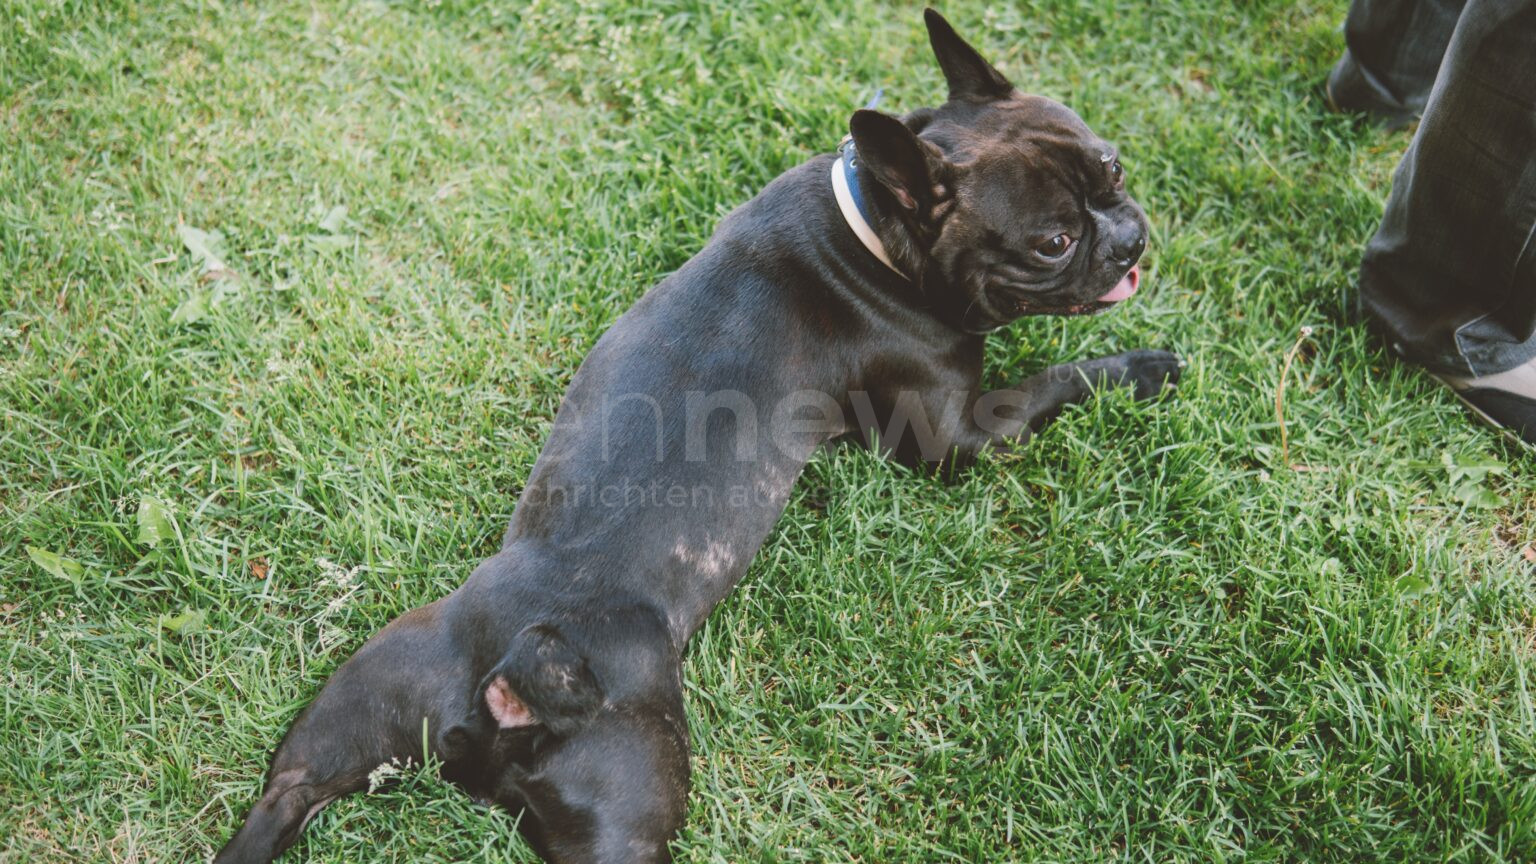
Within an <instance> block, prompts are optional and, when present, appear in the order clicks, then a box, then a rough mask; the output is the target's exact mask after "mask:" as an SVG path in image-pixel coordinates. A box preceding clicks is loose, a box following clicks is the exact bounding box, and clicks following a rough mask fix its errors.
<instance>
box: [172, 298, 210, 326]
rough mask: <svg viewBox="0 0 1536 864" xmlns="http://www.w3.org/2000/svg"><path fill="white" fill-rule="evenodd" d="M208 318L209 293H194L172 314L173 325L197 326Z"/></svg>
mask: <svg viewBox="0 0 1536 864" xmlns="http://www.w3.org/2000/svg"><path fill="white" fill-rule="evenodd" d="M207 317H208V292H207V291H194V292H192V296H191V297H188V298H187V299H185V300H183V301H181V305H179V306H177V307H176V311H175V312H172V313H171V323H172V324H196V323H197V322H199V321H201V320H203V319H204V318H207Z"/></svg>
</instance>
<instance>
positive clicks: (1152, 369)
mask: <svg viewBox="0 0 1536 864" xmlns="http://www.w3.org/2000/svg"><path fill="white" fill-rule="evenodd" d="M1115 359H1117V360H1120V361H1121V362H1122V363H1123V364H1124V370H1125V371H1124V373H1123V377H1122V378H1121V379H1120V381H1121V383H1122V384H1125V385H1130V386H1133V387H1135V388H1136V398H1137V399H1151V398H1152V397H1154V396H1157V395H1158V394H1160V393H1162V392H1163V391H1164V390H1165V389H1167V388H1170V387H1172V386H1173V385H1175V384H1177V383H1179V375H1180V374H1182V373H1183V371H1184V361H1183V360H1180V359H1179V356H1178V355H1177V354H1174V353H1172V352H1170V351H1153V350H1150V349H1142V350H1139V351H1127V352H1125V353H1124V354H1121V355H1119V356H1118V357H1116V358H1115Z"/></svg>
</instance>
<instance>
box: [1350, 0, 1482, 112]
mask: <svg viewBox="0 0 1536 864" xmlns="http://www.w3.org/2000/svg"><path fill="white" fill-rule="evenodd" d="M1465 5H1466V0H1355V2H1353V3H1351V4H1350V6H1349V16H1348V17H1347V18H1345V19H1344V46H1345V47H1344V56H1343V57H1341V58H1339V62H1338V64H1337V65H1335V66H1334V67H1333V72H1332V74H1330V75H1329V76H1328V98H1329V100H1330V101H1332V102H1333V104H1334V107H1336V108H1341V109H1345V110H1352V111H1366V112H1369V113H1372V114H1376V115H1378V116H1380V117H1382V118H1384V119H1386V120H1387V121H1389V122H1391V123H1394V124H1399V123H1407V122H1409V121H1411V120H1412V119H1413V118H1414V117H1417V116H1418V115H1419V114H1421V113H1423V111H1424V103H1425V102H1427V101H1428V99H1429V91H1430V88H1431V87H1433V86H1434V83H1435V74H1436V73H1437V72H1439V70H1440V58H1441V57H1443V56H1445V46H1446V44H1447V43H1449V42H1450V41H1451V31H1453V30H1454V29H1455V28H1456V20H1457V19H1458V18H1459V17H1460V16H1461V10H1462V7H1463V6H1465Z"/></svg>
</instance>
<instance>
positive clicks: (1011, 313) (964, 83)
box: [849, 9, 1147, 332]
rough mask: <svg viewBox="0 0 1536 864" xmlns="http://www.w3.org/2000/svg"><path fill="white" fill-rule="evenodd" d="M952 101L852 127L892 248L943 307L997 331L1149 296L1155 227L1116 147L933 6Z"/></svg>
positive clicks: (932, 32) (933, 35)
mask: <svg viewBox="0 0 1536 864" xmlns="http://www.w3.org/2000/svg"><path fill="white" fill-rule="evenodd" d="M925 18H926V20H927V23H928V38H929V41H930V42H931V43H932V45H933V53H934V54H935V55H936V56H937V57H938V61H939V66H940V67H941V68H942V69H943V70H944V77H945V79H946V80H947V81H948V83H949V100H948V101H946V102H945V103H944V104H943V105H940V106H939V107H937V108H925V109H921V110H918V111H915V112H913V113H912V114H909V115H907V116H906V117H905V118H902V119H900V120H898V119H897V118H895V117H892V116H890V115H887V114H882V113H880V112H878V111H871V110H862V111H858V112H856V113H855V114H854V115H853V119H852V120H851V121H850V123H849V126H850V129H851V131H852V133H853V136H852V137H853V142H854V145H855V147H856V148H857V153H858V157H857V158H858V160H859V161H860V162H862V163H863V164H864V166H865V167H866V168H867V169H868V173H869V174H870V175H872V176H873V177H874V179H875V180H876V181H878V183H876V184H874V185H875V186H876V189H875V192H874V194H875V195H877V196H882V201H883V203H884V204H885V205H886V206H885V207H884V208H883V211H884V212H885V213H888V214H893V218H895V219H896V220H898V221H900V223H901V225H902V227H903V228H904V229H905V230H903V231H898V232H887V233H895V234H898V235H900V236H899V238H898V239H897V241H896V243H895V244H890V245H894V247H895V248H892V249H891V252H892V254H893V256H894V257H896V258H897V260H898V261H899V262H901V263H903V264H904V265H906V266H907V267H908V268H909V272H919V273H921V278H922V282H923V289H924V292H925V294H927V296H928V298H929V300H930V302H932V303H933V304H934V305H935V307H936V308H935V311H936V312H937V313H939V314H940V316H941V317H943V318H945V319H946V320H949V321H950V322H951V323H953V324H955V325H956V326H959V327H961V328H962V329H965V330H968V331H971V332H984V331H986V330H991V329H994V328H996V327H999V326H1002V325H1003V324H1006V323H1008V322H1009V321H1012V320H1014V319H1015V318H1018V317H1020V316H1022V315H1044V314H1050V315H1076V314H1084V313H1090V312H1096V311H1099V310H1101V309H1105V308H1108V307H1109V306H1111V305H1113V304H1114V303H1116V302H1118V301H1120V300H1124V299H1125V298H1126V297H1129V296H1130V295H1131V294H1132V293H1134V292H1135V290H1136V287H1137V284H1138V282H1139V280H1140V272H1139V271H1138V269H1137V267H1136V262H1137V260H1138V259H1140V257H1141V253H1142V251H1143V250H1144V249H1145V248H1146V243H1147V220H1146V215H1145V214H1144V213H1143V212H1142V210H1141V207H1140V206H1138V205H1137V204H1136V202H1135V201H1133V200H1131V197H1130V196H1129V195H1127V194H1126V191H1125V170H1124V168H1123V167H1122V165H1121V164H1120V159H1119V155H1118V153H1117V152H1116V150H1115V148H1114V147H1113V146H1111V145H1110V144H1108V143H1106V142H1105V141H1104V140H1102V139H1101V138H1099V137H1098V136H1097V135H1095V134H1093V132H1092V131H1091V130H1090V129H1089V128H1088V126H1087V125H1086V124H1084V123H1083V121H1082V119H1081V118H1079V117H1078V116H1077V115H1076V114H1074V113H1073V112H1072V110H1071V109H1069V108H1067V107H1066V106H1065V105H1062V104H1061V103H1059V102H1055V101H1053V100H1050V99H1046V98H1044V97H1042V96H1030V95H1027V94H1024V93H1021V92H1019V91H1018V89H1016V88H1015V87H1014V86H1013V85H1012V84H1011V83H1009V82H1008V79H1006V78H1004V77H1003V75H1002V73H1000V72H998V71H997V70H996V69H995V68H993V67H992V65H991V64H990V63H988V62H987V61H986V60H984V59H982V57H981V55H980V54H978V53H977V52H976V49H974V48H972V47H971V46H970V45H969V44H967V43H966V42H965V40H963V39H961V38H960V36H959V35H958V34H957V33H955V30H954V28H953V27H951V26H950V25H949V22H948V21H945V20H944V18H943V16H941V15H939V14H938V13H937V12H935V11H933V10H932V9H929V10H927V12H926V13H925Z"/></svg>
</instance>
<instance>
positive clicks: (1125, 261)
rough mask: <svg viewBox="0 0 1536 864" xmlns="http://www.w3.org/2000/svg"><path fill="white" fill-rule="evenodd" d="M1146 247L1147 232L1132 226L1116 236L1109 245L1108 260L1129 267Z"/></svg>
mask: <svg viewBox="0 0 1536 864" xmlns="http://www.w3.org/2000/svg"><path fill="white" fill-rule="evenodd" d="M1146 249H1147V232H1145V231H1143V230H1141V227H1140V226H1133V227H1132V228H1131V229H1130V230H1129V231H1127V232H1125V234H1124V235H1121V236H1117V237H1115V238H1114V240H1113V241H1112V242H1111V243H1110V246H1109V260H1110V261H1111V262H1113V263H1114V264H1115V265H1116V266H1119V267H1130V266H1131V265H1132V264H1135V263H1136V261H1137V259H1139V258H1140V257H1141V253H1142V252H1144V251H1146Z"/></svg>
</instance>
